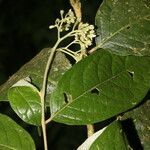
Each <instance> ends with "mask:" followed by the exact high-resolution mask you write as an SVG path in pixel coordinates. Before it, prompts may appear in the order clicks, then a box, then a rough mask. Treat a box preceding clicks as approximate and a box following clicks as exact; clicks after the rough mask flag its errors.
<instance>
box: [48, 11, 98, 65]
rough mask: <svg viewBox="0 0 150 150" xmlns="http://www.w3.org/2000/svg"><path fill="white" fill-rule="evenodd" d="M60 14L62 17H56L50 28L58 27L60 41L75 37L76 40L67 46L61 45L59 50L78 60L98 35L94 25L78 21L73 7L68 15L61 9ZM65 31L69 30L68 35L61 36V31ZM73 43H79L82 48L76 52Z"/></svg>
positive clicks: (84, 54)
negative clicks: (72, 48)
mask: <svg viewBox="0 0 150 150" xmlns="http://www.w3.org/2000/svg"><path fill="white" fill-rule="evenodd" d="M60 15H61V19H56V21H55V25H50V26H49V29H53V28H57V32H58V40H59V41H62V40H64V39H66V38H68V37H74V40H73V41H72V42H71V43H70V44H69V45H67V46H66V47H61V48H58V49H57V50H58V51H62V52H64V53H66V54H68V55H70V56H72V57H73V58H74V59H75V60H76V62H78V61H80V60H81V59H82V58H83V57H84V56H86V48H88V47H89V46H91V45H92V41H93V38H94V37H95V36H96V34H95V31H94V26H93V25H89V24H88V23H83V22H78V20H77V18H76V16H75V15H74V13H73V11H72V10H71V9H70V10H69V11H68V13H67V14H66V15H64V11H63V10H61V11H60ZM64 31H65V32H67V33H66V35H63V36H61V33H62V32H64ZM73 44H79V45H80V50H78V51H76V52H74V51H72V50H70V46H71V45H73Z"/></svg>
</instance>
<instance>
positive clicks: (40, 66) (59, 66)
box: [0, 48, 71, 101]
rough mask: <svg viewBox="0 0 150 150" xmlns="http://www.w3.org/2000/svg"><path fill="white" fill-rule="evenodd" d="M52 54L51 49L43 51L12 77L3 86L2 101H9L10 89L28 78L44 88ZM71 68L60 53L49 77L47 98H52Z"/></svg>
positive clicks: (0, 92) (0, 95) (0, 91)
mask: <svg viewBox="0 0 150 150" xmlns="http://www.w3.org/2000/svg"><path fill="white" fill-rule="evenodd" d="M50 52H51V49H50V48H45V49H43V50H42V51H41V52H40V53H39V54H38V55H37V56H36V57H34V58H33V59H32V60H31V61H30V62H28V63H27V64H25V65H24V66H23V67H22V68H21V69H20V70H19V71H18V72H16V73H15V74H14V75H13V76H12V77H10V78H9V80H8V81H7V82H6V83H4V84H3V85H1V86H0V101H4V100H5V101H6V100H8V98H7V91H8V89H9V88H10V87H11V86H12V85H14V84H15V83H16V82H17V81H19V80H21V79H23V78H26V77H28V76H29V77H30V78H31V79H32V83H34V85H36V86H37V87H38V88H39V89H40V88H41V86H42V81H43V75H44V70H45V66H46V62H47V59H48V56H49V54H50ZM70 67H71V65H70V63H69V61H68V59H66V57H65V55H64V54H62V53H60V52H59V53H57V54H56V56H55V59H54V62H53V64H52V68H51V71H50V74H49V77H48V86H47V97H49V96H50V94H51V92H52V91H53V90H54V88H55V87H56V85H57V82H58V79H59V78H60V77H61V76H62V74H63V73H64V72H65V71H66V70H68V68H70Z"/></svg>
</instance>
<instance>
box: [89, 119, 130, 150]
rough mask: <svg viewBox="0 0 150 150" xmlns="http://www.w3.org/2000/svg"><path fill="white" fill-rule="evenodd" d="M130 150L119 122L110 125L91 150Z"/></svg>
mask: <svg viewBox="0 0 150 150" xmlns="http://www.w3.org/2000/svg"><path fill="white" fill-rule="evenodd" d="M96 149H97V150H101V149H102V150H129V147H128V144H127V140H126V137H125V135H124V133H123V131H122V128H121V125H120V123H119V122H114V123H112V124H111V125H109V126H108V127H107V128H106V130H105V131H104V132H103V133H102V134H101V135H100V136H99V137H98V138H97V139H96V140H95V141H94V142H93V144H92V145H91V147H90V148H89V150H96Z"/></svg>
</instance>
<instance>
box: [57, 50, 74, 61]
mask: <svg viewBox="0 0 150 150" xmlns="http://www.w3.org/2000/svg"><path fill="white" fill-rule="evenodd" d="M58 51H60V52H63V53H66V54H68V55H69V56H71V57H72V58H74V59H75V60H76V57H75V56H74V55H73V54H71V53H70V52H69V51H66V50H63V49H58Z"/></svg>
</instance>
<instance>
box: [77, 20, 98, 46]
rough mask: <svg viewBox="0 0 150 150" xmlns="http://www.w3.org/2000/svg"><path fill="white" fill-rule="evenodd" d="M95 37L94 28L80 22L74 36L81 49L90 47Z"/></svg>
mask: <svg viewBox="0 0 150 150" xmlns="http://www.w3.org/2000/svg"><path fill="white" fill-rule="evenodd" d="M95 36H96V35H95V31H94V26H93V25H89V24H88V23H82V22H81V23H80V24H79V26H78V33H77V34H75V40H76V41H79V44H80V45H82V47H83V46H84V47H85V48H87V47H89V46H90V45H92V40H93V38H94V37H95Z"/></svg>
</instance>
